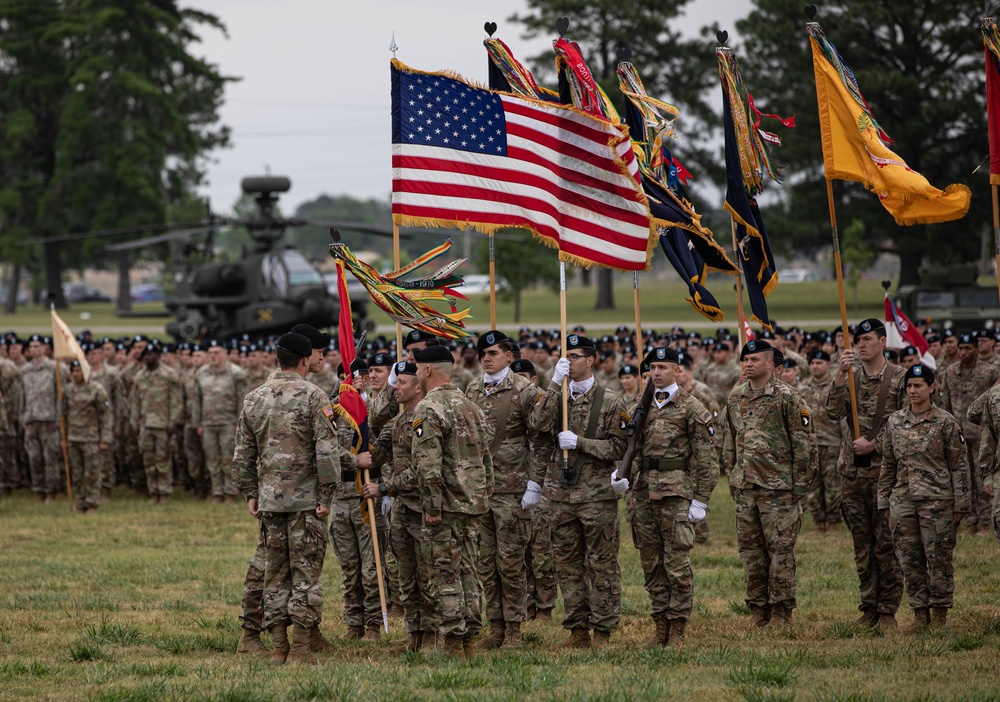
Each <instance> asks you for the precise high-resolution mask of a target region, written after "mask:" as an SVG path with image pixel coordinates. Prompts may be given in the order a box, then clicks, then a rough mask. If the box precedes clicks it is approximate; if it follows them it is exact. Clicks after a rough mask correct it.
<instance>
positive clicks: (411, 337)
mask: <svg viewBox="0 0 1000 702" xmlns="http://www.w3.org/2000/svg"><path fill="white" fill-rule="evenodd" d="M434 338H435V337H433V336H431V335H430V334H428V333H427V332H425V331H420V330H419V329H413V330H411V331H410V333H409V334H407V335H406V338H405V339H403V348H404V349H405V348H409V346H410V344H419V343H420V342H421V341H433V340H434Z"/></svg>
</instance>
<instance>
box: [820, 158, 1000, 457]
mask: <svg viewBox="0 0 1000 702" xmlns="http://www.w3.org/2000/svg"><path fill="white" fill-rule="evenodd" d="M995 193H996V190H995V188H994V202H996V196H995ZM826 200H827V204H828V205H829V207H830V231H831V232H832V233H833V263H834V267H835V268H836V269H837V294H838V295H839V296H840V328H841V330H842V331H843V335H844V350H845V351H846V350H847V349H850V348H851V336H850V333H849V332H848V329H847V298H846V297H844V267H843V265H842V264H841V262H840V237H839V235H838V233H837V208H836V206H835V204H834V201H833V182H832V181H831V180H830V179H829V178H827V179H826ZM995 211H996V209H995V208H994V212H995ZM994 219H995V218H994ZM998 259H1000V254H998ZM847 392H848V393H850V397H851V428H852V429H853V430H854V438H855V439H860V438H861V426H860V425H859V424H858V398H857V393H856V391H855V389H854V366H853V365H851V367H850V368H848V369H847Z"/></svg>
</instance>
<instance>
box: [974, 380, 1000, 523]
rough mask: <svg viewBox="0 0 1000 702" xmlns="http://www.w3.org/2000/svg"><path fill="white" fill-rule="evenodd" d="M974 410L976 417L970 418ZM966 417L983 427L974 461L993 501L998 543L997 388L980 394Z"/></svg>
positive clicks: (999, 404)
mask: <svg viewBox="0 0 1000 702" xmlns="http://www.w3.org/2000/svg"><path fill="white" fill-rule="evenodd" d="M977 411H978V413H979V416H977V417H973V414H974V412H977ZM969 416H970V418H973V419H975V420H976V421H978V422H979V424H980V426H981V428H982V433H981V438H980V442H979V456H978V457H977V462H978V465H979V471H980V473H981V475H982V476H983V491H984V492H985V493H986V494H987V496H989V497H990V498H992V499H993V534H994V536H996V538H997V541H1000V497H998V496H997V492H998V490H997V487H998V486H1000V385H994V386H993V387H992V388H990V390H989V391H988V392H987V393H985V394H983V395H981V396H980V397H979V399H977V400H976V402H975V403H974V405H973V407H971V408H969Z"/></svg>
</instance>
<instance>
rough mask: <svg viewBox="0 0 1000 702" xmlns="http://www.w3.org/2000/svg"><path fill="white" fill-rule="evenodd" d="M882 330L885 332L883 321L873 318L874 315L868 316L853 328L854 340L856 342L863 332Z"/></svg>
mask: <svg viewBox="0 0 1000 702" xmlns="http://www.w3.org/2000/svg"><path fill="white" fill-rule="evenodd" d="M880 331H881V332H882V333H883V334H884V333H885V323H884V322H883V321H882V320H881V319H875V318H874V317H869V318H868V319H866V320H864V321H863V322H861V324H859V325H858V326H857V327H856V328H855V329H854V341H855V342H857V340H858V337H859V336H862V335H864V334H870V333H871V332H880Z"/></svg>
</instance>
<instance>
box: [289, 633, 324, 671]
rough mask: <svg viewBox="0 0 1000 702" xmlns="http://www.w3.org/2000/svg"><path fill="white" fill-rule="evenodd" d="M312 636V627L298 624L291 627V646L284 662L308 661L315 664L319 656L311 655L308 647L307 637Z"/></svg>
mask: <svg viewBox="0 0 1000 702" xmlns="http://www.w3.org/2000/svg"><path fill="white" fill-rule="evenodd" d="M310 638H312V629H306V628H305V627H302V626H299V625H298V624H296V625H295V627H294V628H293V629H292V646H291V648H290V649H289V651H288V656H287V657H286V658H285V662H286V663H308V664H309V665H316V664H317V663H319V658H317V657H316V656H314V655H313V652H312V650H311V649H310V648H309V639H310Z"/></svg>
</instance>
